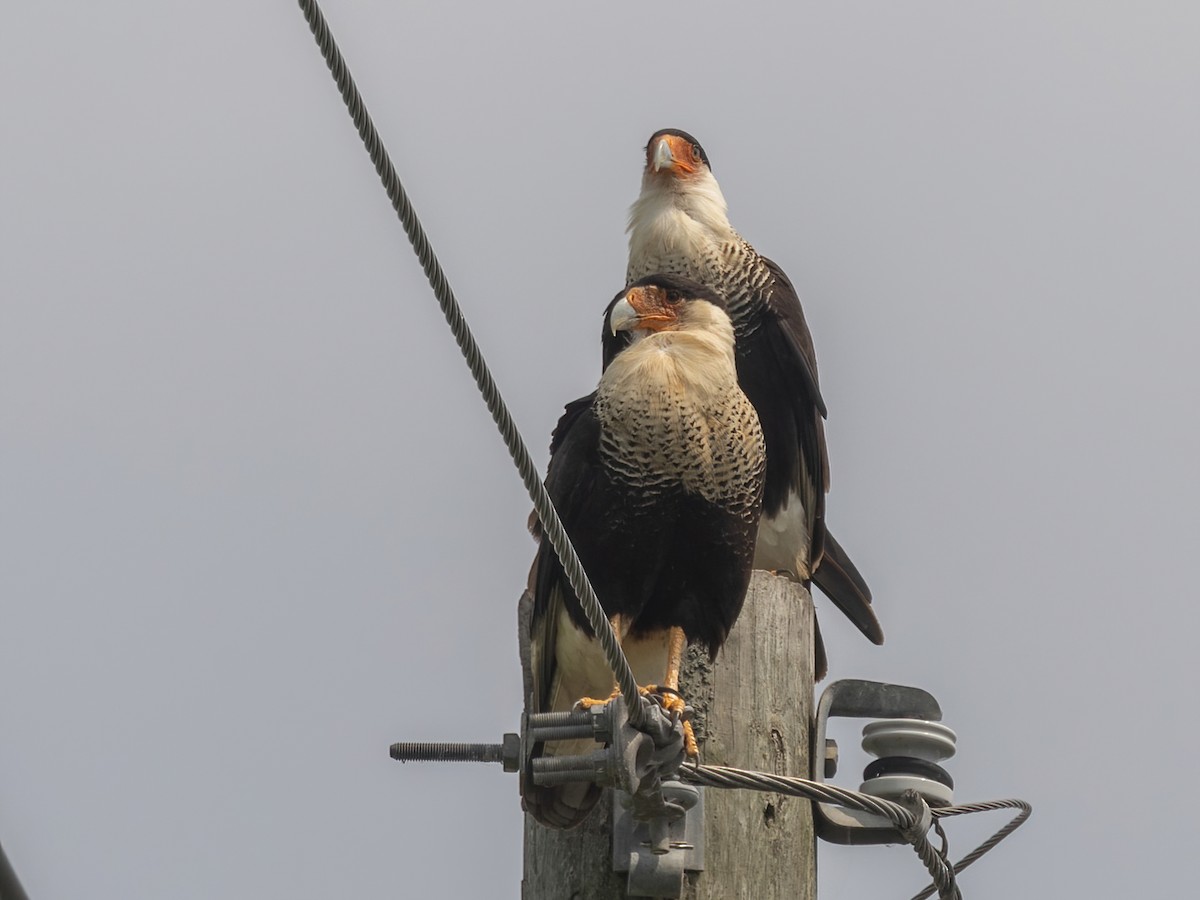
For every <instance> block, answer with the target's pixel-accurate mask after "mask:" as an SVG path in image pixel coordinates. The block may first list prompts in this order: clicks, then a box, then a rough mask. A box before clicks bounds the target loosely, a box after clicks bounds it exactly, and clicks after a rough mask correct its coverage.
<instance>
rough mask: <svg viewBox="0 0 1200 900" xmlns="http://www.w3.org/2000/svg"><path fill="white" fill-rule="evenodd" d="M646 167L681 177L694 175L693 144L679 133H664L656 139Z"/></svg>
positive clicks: (653, 170) (655, 172) (652, 170)
mask: <svg viewBox="0 0 1200 900" xmlns="http://www.w3.org/2000/svg"><path fill="white" fill-rule="evenodd" d="M646 168H647V169H649V170H650V171H651V172H653V173H654V174H656V175H657V174H659V173H662V174H665V175H673V176H675V177H677V178H678V177H680V176H683V175H694V174H695V173H696V170H697V168H696V165H695V163H694V162H693V160H692V145H691V144H689V143H688V142H687V141H685V140H684V139H683V138H681V137H680V136H679V135H677V134H664V135H662V136H660V137H658V138H656V139H655V141H654V144H653V145H652V146H651V147H650V148H649V153H648V155H647V157H646Z"/></svg>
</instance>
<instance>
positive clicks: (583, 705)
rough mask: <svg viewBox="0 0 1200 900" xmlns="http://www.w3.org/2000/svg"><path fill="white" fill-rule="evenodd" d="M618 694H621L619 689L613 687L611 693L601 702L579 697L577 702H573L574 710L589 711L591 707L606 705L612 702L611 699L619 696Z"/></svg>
mask: <svg viewBox="0 0 1200 900" xmlns="http://www.w3.org/2000/svg"><path fill="white" fill-rule="evenodd" d="M620 693H621V688H620V687H614V688H613V692H612V693H611V694H609V695H608V696H607V697H606V698H604V699H603V700H597V699H596V698H595V697H580V698H579V699H578V700H576V701H575V708H576V709H591V708H592V707H593V706H603V705H604V704H605V703H608V701H609V700H612V698H613V697H617V696H619V695H620Z"/></svg>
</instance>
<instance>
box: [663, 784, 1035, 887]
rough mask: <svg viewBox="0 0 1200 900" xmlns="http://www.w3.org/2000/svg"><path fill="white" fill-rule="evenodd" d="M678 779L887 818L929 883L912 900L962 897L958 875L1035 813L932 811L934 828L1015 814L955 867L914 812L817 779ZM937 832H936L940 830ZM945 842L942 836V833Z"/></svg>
mask: <svg viewBox="0 0 1200 900" xmlns="http://www.w3.org/2000/svg"><path fill="white" fill-rule="evenodd" d="M679 777H680V778H681V779H682V780H683V781H685V782H688V783H689V784H698V785H704V786H706V787H714V788H740V789H744V790H751V791H766V792H769V793H777V794H785V795H787V796H792V797H803V798H805V799H807V800H815V801H818V802H820V803H836V804H837V805H839V806H844V807H846V808H848V809H856V810H859V811H860V812H866V813H873V814H875V815H878V816H883V817H884V818H886V819H889V820H890V821H891V822H892V824H894V825H895V826H896V830H897V831H899V832H900V833H901V834H903V835H905V836H906V837H907V838H908V839H909V842H910V843H911V844H912V846H913V849H914V850H915V851H916V852H917V855H918V856H920V858H921V861H922V862H923V863H924V864H925V868H926V869H927V870H928V871H929V874H930V876H931V878H932V880H933V883H932V884H930V885H929V886H927V887H925V888H924V889H923V890H922V891H921V892H920V893H919V894H917V895H916V896H914V897H913V898H912V900H927V898H929V897H932V896H933V895H934V894H937V895H938V896H939V897H940V898H943V900H957V898H961V896H962V894H961V892H960V890H959V888H958V885H957V878H958V873H959V872H961V871H962V870H963V869H965V868H966V867H967V866H969V865H971V864H972V863H973V862H975V861H977V860H978V859H979V858H980V857H981V856H983V855H984V854H985V853H987V852H988V851H989V850H991V849H992V848H993V847H995V846H996V845H997V844H998V843H1000V842H1001V841H1002V840H1004V839H1005V838H1006V837H1008V836H1009V835H1010V834H1012V833H1013V832H1014V831H1016V830H1017V829H1018V828H1020V827H1021V826H1022V825H1023V824H1025V821H1026V820H1027V819H1028V818H1029V817H1030V816H1031V815H1032V814H1033V807H1032V806H1031V805H1030V804H1028V803H1026V802H1025V801H1024V800H989V801H986V802H982V803H966V804H962V805H959V806H942V807H934V808H932V809H930V814H931V815H932V817H933V820H934V826H935V827H937V824H938V822H939V820H941V819H947V818H950V817H952V816H961V815H966V814H968V813H977V812H991V811H994V810H1001V809H1015V810H1017V811H1018V812H1017V815H1016V816H1014V817H1013V818H1012V820H1011V821H1010V822H1008V824H1006V825H1005V826H1004V827H1003V828H1001V829H1000V830H999V831H997V832H996V833H995V834H993V835H992V836H991V837H990V838H988V839H987V840H986V841H984V842H983V843H982V844H980V845H979V846H978V847H976V848H975V849H974V850H972V851H971V852H970V853H968V854H967V855H966V856H964V857H963V858H962V859H960V860H959V861H958V862H956V863H950V862H949V861H948V860H947V859H946V856H945V854H944V852H943V851H939V850H937V849H936V848H935V847H934V846H933V845H932V844H931V843H930V842H929V840H928V839H927V838H926V837H925V836H924V835H920V834H914V833H913V832H914V830H915V829H916V827H917V825H918V821H917V817H916V816H915V815H913V813H912V811H911V810H909V809H907V808H906V807H904V806H901V805H900V804H898V803H893V802H892V801H890V800H884V799H883V798H881V797H874V796H872V795H870V794H863V793H860V792H858V791H851V790H847V789H846V788H840V787H837V786H836V785H832V784H827V783H825V782H820V781H810V780H809V779H807V778H797V777H795V776H790V775H773V774H771V773H769V772H753V771H748V770H745V769H735V768H730V767H729V766H700V765H692V764H688V765H684V766H683V767H682V768H681V769H680V770H679ZM938 830H939V833H940V828H939V829H938ZM942 837H943V841H944V840H945V835H944V834H943V835H942Z"/></svg>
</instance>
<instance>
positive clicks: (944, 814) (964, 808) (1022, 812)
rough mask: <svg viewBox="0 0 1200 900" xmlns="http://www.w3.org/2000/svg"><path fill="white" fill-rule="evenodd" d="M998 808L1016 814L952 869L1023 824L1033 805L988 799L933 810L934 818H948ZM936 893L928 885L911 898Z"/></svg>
mask: <svg viewBox="0 0 1200 900" xmlns="http://www.w3.org/2000/svg"><path fill="white" fill-rule="evenodd" d="M1000 809H1015V810H1017V811H1018V812H1017V814H1016V815H1015V816H1013V817H1012V819H1010V820H1009V822H1008V823H1007V824H1006V825H1005V826H1004V827H1003V828H1001V829H1000V830H999V831H997V832H996V833H995V834H993V835H992V836H991V837H990V838H988V839H987V840H986V841H984V842H983V843H982V844H980V845H979V846H978V847H976V848H975V849H974V850H972V851H971V852H970V853H968V854H967V855H966V856H964V857H963V858H962V859H960V860H959V861H958V862H956V863H954V871H955V872H961V871H962V870H963V869H965V868H966V867H967V866H969V865H971V863H973V862H975V861H976V860H978V859H979V857H981V856H983V854H985V853H987V852H988V851H989V850H991V849H992V848H993V847H995V846H996V845H997V844H998V843H1000V842H1001V841H1002V840H1004V839H1005V838H1006V837H1008V836H1009V835H1010V834H1012V833H1013V832H1014V831H1016V830H1017V829H1018V828H1020V827H1021V826H1022V825H1024V824H1025V820H1026V819H1028V818H1029V817H1030V816H1031V815H1033V807H1032V806H1030V805H1029V804H1028V803H1026V802H1025V801H1024V800H989V801H986V802H984V803H965V804H963V805H961V806H942V807H938V808H936V809H934V810H933V817H934V819H935V820H940V819H945V818H949V817H950V816H961V815H965V814H967V813H976V812H991V811H993V810H1000ZM934 893H936V887H935V886H934V885H929V886H928V887H926V888H924V889H923V890H922V891H921V892H920V893H919V894H915V895H914V896H913V898H912V900H926V898H927V897H932V896H933V895H934Z"/></svg>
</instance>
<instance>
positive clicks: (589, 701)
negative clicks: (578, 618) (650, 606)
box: [575, 613, 629, 709]
mask: <svg viewBox="0 0 1200 900" xmlns="http://www.w3.org/2000/svg"><path fill="white" fill-rule="evenodd" d="M608 621H609V622H610V623H611V624H612V629H613V631H614V632H615V633H616V635H617V643H618V644H623V643H625V636H626V635H627V634H629V622H627V621H626V620H625V617H624V616H623V615H621V614H620V613H617V614H616V615H614V616H611V617H610V618H609V620H608ZM620 693H621V686H620V685H618V684H616V683H615V682H614V683H613V689H612V693H611V694H609V695H608V696H607V697H606V698H605V699H603V700H597V699H596V698H594V697H580V698H579V699H578V700H576V701H575V708H576V709H591V708H592V707H593V706H603V705H604V704H605V703H607V702H608V701H609V700H611V699H612V698H613V697H616V696H618V695H619V694H620Z"/></svg>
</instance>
